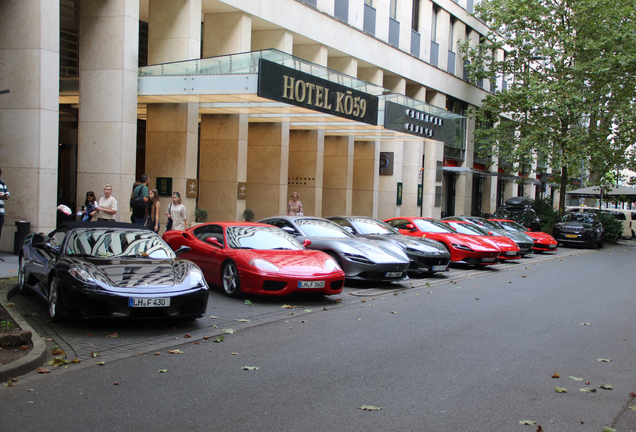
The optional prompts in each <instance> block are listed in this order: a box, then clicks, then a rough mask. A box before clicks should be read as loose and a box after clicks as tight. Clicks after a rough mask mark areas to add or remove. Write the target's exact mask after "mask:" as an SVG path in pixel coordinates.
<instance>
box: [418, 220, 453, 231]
mask: <svg viewBox="0 0 636 432" xmlns="http://www.w3.org/2000/svg"><path fill="white" fill-rule="evenodd" d="M413 223H414V224H415V226H417V228H418V229H419V230H420V231H424V232H430V233H457V231H455V229H454V228H452V227H450V226H449V225H448V224H445V223H444V222H440V221H436V220H433V219H413Z"/></svg>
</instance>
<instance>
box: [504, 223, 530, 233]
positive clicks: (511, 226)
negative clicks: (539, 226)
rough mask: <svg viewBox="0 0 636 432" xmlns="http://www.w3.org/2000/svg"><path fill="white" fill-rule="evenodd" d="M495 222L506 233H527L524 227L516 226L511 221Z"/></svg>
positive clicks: (516, 224)
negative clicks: (506, 231)
mask: <svg viewBox="0 0 636 432" xmlns="http://www.w3.org/2000/svg"><path fill="white" fill-rule="evenodd" d="M497 222H499V224H500V225H501V226H502V227H504V229H506V230H508V231H521V232H526V231H528V230H527V229H526V227H524V226H523V225H521V224H518V223H517V222H513V221H497Z"/></svg>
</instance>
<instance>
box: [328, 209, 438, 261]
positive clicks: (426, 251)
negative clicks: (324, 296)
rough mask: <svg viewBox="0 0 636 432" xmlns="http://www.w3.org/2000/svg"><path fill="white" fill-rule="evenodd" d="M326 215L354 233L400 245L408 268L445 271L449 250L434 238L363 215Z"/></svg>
mask: <svg viewBox="0 0 636 432" xmlns="http://www.w3.org/2000/svg"><path fill="white" fill-rule="evenodd" d="M327 219H329V220H330V221H333V222H335V223H337V224H338V225H341V226H342V227H343V228H344V229H346V230H348V231H349V232H351V234H353V235H355V236H356V237H363V238H368V239H370V240H380V241H390V242H391V243H393V244H394V245H396V246H398V247H400V248H402V249H403V250H404V253H405V254H406V255H407V256H408V257H409V260H411V264H409V268H408V269H407V270H408V271H413V272H419V273H434V272H441V271H448V264H449V263H450V253H449V252H448V250H446V247H444V245H443V244H442V243H440V242H438V241H437V240H431V239H426V238H415V237H408V236H405V235H402V234H400V232H399V231H398V230H397V229H395V228H393V227H392V226H391V225H389V224H387V223H386V222H382V221H381V220H377V219H373V218H370V217H366V216H330V217H328V218H327Z"/></svg>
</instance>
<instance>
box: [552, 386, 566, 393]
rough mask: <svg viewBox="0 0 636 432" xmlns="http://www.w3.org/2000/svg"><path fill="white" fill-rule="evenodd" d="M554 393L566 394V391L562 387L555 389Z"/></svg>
mask: <svg viewBox="0 0 636 432" xmlns="http://www.w3.org/2000/svg"><path fill="white" fill-rule="evenodd" d="M554 391H555V392H557V393H567V392H568V389H566V388H564V387H555V388H554Z"/></svg>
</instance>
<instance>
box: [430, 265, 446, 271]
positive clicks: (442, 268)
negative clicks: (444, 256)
mask: <svg viewBox="0 0 636 432" xmlns="http://www.w3.org/2000/svg"><path fill="white" fill-rule="evenodd" d="M433 271H446V266H445V265H434V266H433Z"/></svg>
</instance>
